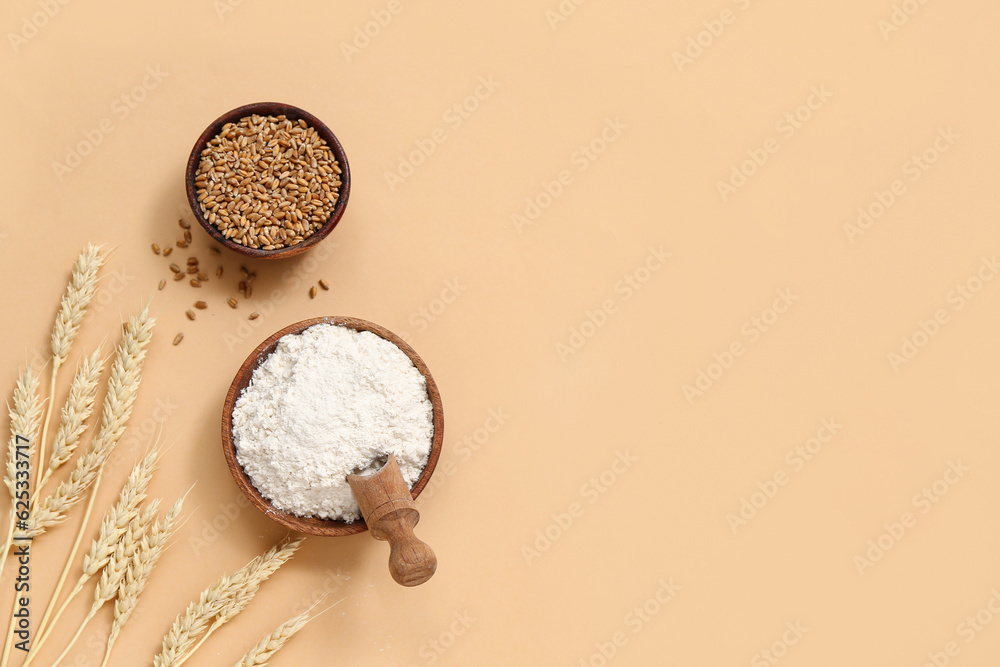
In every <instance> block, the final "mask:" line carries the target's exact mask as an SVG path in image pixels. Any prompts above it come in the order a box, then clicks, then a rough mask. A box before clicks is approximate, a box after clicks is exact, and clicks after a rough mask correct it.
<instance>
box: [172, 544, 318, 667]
mask: <svg viewBox="0 0 1000 667" xmlns="http://www.w3.org/2000/svg"><path fill="white" fill-rule="evenodd" d="M301 543H302V540H301V539H299V540H294V541H291V542H285V543H284V544H281V545H277V546H275V547H273V548H271V549H270V550H269V551H268V552H267V553H265V554H264V555H262V556H258V557H256V558H254V559H253V560H251V561H250V562H249V563H247V564H246V565H245V566H243V567H242V568H241V569H240V570H238V571H237V572H235V573H234V574H232V575H231V576H225V577H222V578H221V579H219V580H218V581H217V582H216V583H215V584H213V585H212V586H210V587H208V588H207V589H205V590H204V591H202V593H201V595H200V596H199V597H198V600H197V601H196V602H192V603H191V604H189V605H188V607H187V609H186V610H185V612H184V613H183V614H181V615H180V616H178V617H177V619H176V620H175V621H174V624H173V626H172V627H171V628H170V631H169V632H167V634H166V636H165V637H164V638H163V646H162V650H161V651H160V653H159V654H158V655H157V656H156V657H155V658H153V667H180V665H181V664H182V663H183V662H184V661H185V660H187V659H188V657H190V656H191V654H192V653H194V651H195V650H196V649H197V648H198V647H199V646H200V645H201V643H202V642H204V641H205V639H207V635H206V637H205V638H203V639H202V640H201V642H198V643H197V644H196V643H195V641H196V640H197V639H198V637H200V636H201V635H202V634H203V633H205V631H206V630H207V629H209V622H210V621H212V620H213V619H216V618H217V617H219V616H220V615H222V614H225V613H226V611H227V607H229V606H230V605H232V604H233V599H234V597H235V596H236V595H237V594H238V593H239V592H240V591H244V590H253V591H254V592H256V590H257V588H258V587H259V586H260V584H261V583H262V582H263V581H264V580H265V579H267V577H268V576H270V575H271V574H273V573H274V571H275V570H276V569H277V568H278V567H280V566H281V565H282V564H283V563H285V562H286V561H287V560H288V559H289V558H291V556H292V554H294V553H295V550H296V549H298V547H299V545H300V544H301ZM229 618H232V616H229ZM217 627H218V626H217V625H213V626H212V629H215V628H217Z"/></svg>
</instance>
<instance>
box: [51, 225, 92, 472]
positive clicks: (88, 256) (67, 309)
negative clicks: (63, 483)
mask: <svg viewBox="0 0 1000 667" xmlns="http://www.w3.org/2000/svg"><path fill="white" fill-rule="evenodd" d="M103 265H104V255H102V254H101V246H96V245H94V244H93V243H91V244H89V245H88V246H87V248H86V249H85V250H84V251H83V252H81V253H80V256H79V257H77V258H76V262H74V263H73V271H72V273H71V275H70V279H69V284H68V285H67V286H66V292H65V293H64V294H63V297H62V302H61V303H60V304H59V313H58V314H57V315H56V321H55V323H54V324H53V325H52V336H51V344H52V376H51V380H50V381H49V406H48V408H47V409H46V410H45V421H44V424H43V426H42V440H41V442H40V443H39V446H38V461H39V465H38V473H37V475H36V477H35V487H36V488H41V486H42V467H43V466H42V464H41V462H42V461H44V460H45V442H46V439H47V437H48V432H49V420H50V419H51V417H52V404H53V403H54V402H55V391H56V376H57V375H58V373H59V368H60V367H61V366H62V365H63V363H64V362H65V361H66V357H68V356H69V351H70V348H71V347H72V346H73V340H74V339H75V338H76V334H77V332H78V331H79V330H80V323H81V322H83V316H84V315H85V314H86V312H87V306H88V305H89V304H90V300H91V299H93V298H94V293H95V292H96V291H97V274H98V272H99V271H100V270H101V266H103Z"/></svg>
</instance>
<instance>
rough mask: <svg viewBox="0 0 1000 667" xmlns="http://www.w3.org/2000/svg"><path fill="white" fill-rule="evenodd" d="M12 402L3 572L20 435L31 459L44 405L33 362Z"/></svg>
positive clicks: (13, 515) (0, 561)
mask: <svg viewBox="0 0 1000 667" xmlns="http://www.w3.org/2000/svg"><path fill="white" fill-rule="evenodd" d="M12 403H13V405H10V404H8V406H7V412H8V414H9V415H10V440H9V442H8V444H7V469H6V474H5V475H4V483H5V484H6V485H7V489H8V491H10V525H9V526H8V528H7V535H6V537H5V538H4V541H3V547H2V549H3V553H0V573H2V572H3V568H4V565H6V564H7V555H8V554H9V553H10V546H11V544H12V542H13V539H14V527H15V524H16V514H17V513H16V508H17V500H18V498H17V496H18V490H17V487H18V478H17V472H18V468H17V452H18V448H17V446H18V444H19V442H18V441H19V438H18V436H20V438H27V439H28V458H26V459H24V460H25V461H30V460H31V450H32V449H33V448H34V444H35V435H36V434H37V433H38V422H39V419H40V418H41V414H42V404H41V401H40V400H39V398H38V378H36V377H35V375H34V374H33V373H32V372H31V364H28V367H27V368H26V369H25V370H24V373H22V374H21V377H20V378H18V380H17V383H16V384H15V385H14V395H13V397H12ZM28 472H30V471H26V473H25V475H23V476H22V480H21V481H22V482H25V481H26V480H27V476H26V475H27V474H28ZM23 486H24V487H26V486H27V485H26V484H24V485H23ZM25 500H26V498H25ZM29 518H30V517H29ZM15 597H17V596H15Z"/></svg>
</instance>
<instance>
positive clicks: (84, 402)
mask: <svg viewBox="0 0 1000 667" xmlns="http://www.w3.org/2000/svg"><path fill="white" fill-rule="evenodd" d="M100 354H101V351H100V350H94V352H93V354H91V355H90V356H89V357H85V358H84V359H83V360H82V361H81V362H80V365H79V367H77V369H76V374H75V375H74V376H73V382H72V384H71V385H70V388H69V396H68V397H67V398H66V403H65V404H64V405H63V407H62V413H61V416H60V419H59V428H58V429H57V430H56V437H55V440H54V441H53V443H52V454H51V455H50V456H49V465H48V468H47V469H46V470H45V473H44V474H43V475H42V480H41V482H39V485H38V486H37V487H36V489H35V493H36V495H37V494H38V493H39V492H40V489H41V488H42V487H43V486H45V483H46V482H47V481H48V480H49V476H50V475H52V473H53V472H55V471H56V470H58V469H59V468H60V467H62V466H63V465H64V464H65V463H66V462H67V461H69V459H70V457H71V456H73V452H74V451H75V450H76V446H77V445H78V444H79V442H80V436H82V435H83V432H84V431H85V430H86V428H87V419H89V418H90V415H91V414H92V413H93V411H94V401H95V399H96V398H97V387H98V384H99V381H100V378H101V371H102V370H103V366H104V363H103V361H102V360H101V357H100Z"/></svg>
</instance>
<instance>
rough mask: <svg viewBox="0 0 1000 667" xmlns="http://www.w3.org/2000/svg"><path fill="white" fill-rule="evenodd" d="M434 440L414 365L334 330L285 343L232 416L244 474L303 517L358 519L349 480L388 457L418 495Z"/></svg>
mask: <svg viewBox="0 0 1000 667" xmlns="http://www.w3.org/2000/svg"><path fill="white" fill-rule="evenodd" d="M433 435H434V423H433V411H432V408H431V402H430V399H429V398H428V396H427V383H426V381H425V380H424V376H423V375H421V374H420V371H418V370H417V369H416V367H415V366H414V365H413V363H412V362H411V361H410V359H409V357H407V356H406V355H405V354H403V351H402V350H400V349H399V348H398V347H396V346H395V345H393V344H392V343H390V342H389V341H387V340H385V339H384V338H381V337H380V336H377V335H375V334H373V333H371V332H368V331H355V330H354V329H348V328H346V327H342V326H336V325H332V324H317V325H315V326H312V327H310V328H308V329H306V330H305V331H303V332H302V333H300V334H290V335H288V336H284V337H283V338H281V339H280V340H279V341H278V346H277V348H275V350H274V352H272V353H271V355H270V356H268V357H267V359H266V360H265V361H264V362H263V363H262V364H261V365H260V366H258V367H257V368H256V369H255V370H254V372H253V376H252V379H251V381H250V384H249V385H248V386H247V388H246V389H244V390H243V392H242V393H241V394H240V396H239V399H238V400H237V401H236V406H235V407H234V409H233V440H234V443H235V445H236V458H237V459H238V460H239V462H240V465H242V466H243V469H244V470H245V471H246V473H247V475H249V476H250V479H251V480H252V481H253V484H254V486H255V487H257V490H258V491H260V493H261V495H263V496H264V497H265V498H268V499H270V501H271V503H272V504H273V505H274V506H275V507H277V508H278V509H280V510H283V511H285V512H289V513H291V514H295V515H297V516H304V517H305V516H311V517H319V518H321V519H343V520H345V521H354V520H356V519H359V518H360V516H361V515H360V510H359V509H358V504H357V502H355V500H354V496H353V495H352V494H351V488H350V486H349V485H348V484H347V481H346V480H345V476H346V475H348V474H350V473H352V472H356V469H367V472H374V470H372V469H371V465H372V463H373V462H374V461H375V460H376V459H378V458H380V457H383V456H385V455H386V454H389V453H393V454H395V455H396V461H397V462H398V463H399V469H400V471H402V473H403V478H404V479H405V480H406V482H407V484H408V485H409V486H410V487H411V488H412V487H413V485H414V483H416V481H417V478H418V477H420V473H421V472H422V471H423V469H424V466H426V465H427V458H428V455H429V454H430V449H431V440H432V439H433Z"/></svg>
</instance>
